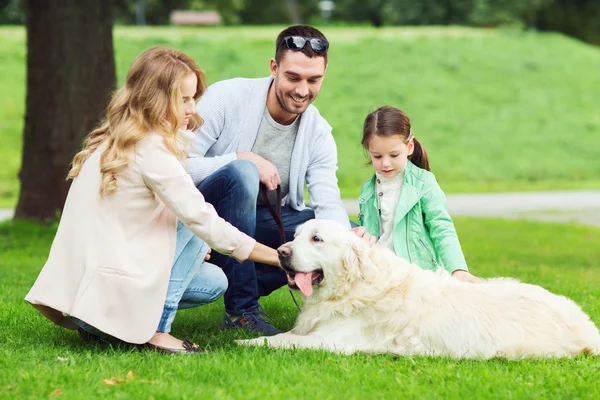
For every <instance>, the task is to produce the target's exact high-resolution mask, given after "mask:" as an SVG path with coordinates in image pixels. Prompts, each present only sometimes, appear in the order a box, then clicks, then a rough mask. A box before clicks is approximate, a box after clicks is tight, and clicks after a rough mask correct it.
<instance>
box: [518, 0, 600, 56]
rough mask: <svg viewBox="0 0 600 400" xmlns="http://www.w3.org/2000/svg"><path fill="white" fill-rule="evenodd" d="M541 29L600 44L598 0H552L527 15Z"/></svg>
mask: <svg viewBox="0 0 600 400" xmlns="http://www.w3.org/2000/svg"><path fill="white" fill-rule="evenodd" d="M527 23H528V24H529V25H531V26H533V27H535V28H536V29H539V30H541V31H556V32H563V33H566V34H567V35H571V36H574V37H576V38H579V39H582V40H585V41H588V42H591V43H595V44H597V45H600V0H553V1H548V2H546V4H545V5H544V6H543V7H542V8H541V9H539V10H536V12H534V13H531V14H530V15H528V18H527Z"/></svg>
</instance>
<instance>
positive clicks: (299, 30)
mask: <svg viewBox="0 0 600 400" xmlns="http://www.w3.org/2000/svg"><path fill="white" fill-rule="evenodd" d="M286 36H302V37H307V38H316V39H321V40H327V38H326V37H325V35H323V32H321V31H320V30H318V29H317V28H313V27H312V26H308V25H292V26H290V27H289V28H286V29H284V30H283V31H281V33H280V34H279V36H277V41H276V45H275V61H276V62H277V64H279V62H280V61H281V59H282V58H283V55H284V54H285V52H286V51H293V50H290V49H288V48H287V46H286V45H285V43H284V42H283V38H284V37H286ZM299 51H301V52H302V53H304V55H305V56H307V57H309V58H313V57H323V58H324V59H325V65H327V51H324V52H322V53H316V52H314V51H313V49H312V47H310V44H308V43H307V45H306V46H304V48H303V49H302V50H299Z"/></svg>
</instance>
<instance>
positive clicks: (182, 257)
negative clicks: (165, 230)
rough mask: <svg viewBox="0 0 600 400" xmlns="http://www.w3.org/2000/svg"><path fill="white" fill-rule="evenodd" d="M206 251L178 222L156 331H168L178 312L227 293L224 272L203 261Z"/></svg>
mask: <svg viewBox="0 0 600 400" xmlns="http://www.w3.org/2000/svg"><path fill="white" fill-rule="evenodd" d="M207 252H208V245H207V244H206V243H205V242H204V241H202V240H201V239H199V238H198V237H197V236H196V235H194V234H193V233H192V231H190V230H189V229H188V228H187V227H186V226H185V225H183V224H182V223H181V221H177V244H176V247H175V258H174V263H173V268H172V269H171V278H170V279H169V288H168V289H167V298H166V300H165V307H164V309H163V315H162V317H161V319H160V323H159V324H158V328H157V329H156V330H157V331H158V332H170V331H171V324H172V323H173V320H174V319H175V314H177V310H182V309H184V308H192V307H197V306H200V305H203V304H208V303H212V302H213V301H215V300H217V299H218V298H219V297H221V296H222V295H223V293H225V290H227V277H226V276H225V274H224V273H223V271H222V270H221V269H220V268H219V267H217V266H216V265H214V264H211V263H208V262H205V261H204V257H205V256H206V253H207Z"/></svg>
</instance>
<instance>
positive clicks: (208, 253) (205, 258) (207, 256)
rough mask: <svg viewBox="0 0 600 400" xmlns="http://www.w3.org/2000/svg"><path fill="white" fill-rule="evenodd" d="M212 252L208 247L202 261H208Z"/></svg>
mask: <svg viewBox="0 0 600 400" xmlns="http://www.w3.org/2000/svg"><path fill="white" fill-rule="evenodd" d="M211 251H212V249H211V248H210V247H209V248H208V251H207V252H206V255H205V256H204V261H208V260H209V259H210V252H211Z"/></svg>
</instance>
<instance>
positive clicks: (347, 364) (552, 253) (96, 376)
mask: <svg viewBox="0 0 600 400" xmlns="http://www.w3.org/2000/svg"><path fill="white" fill-rule="evenodd" d="M456 225H457V229H458V231H459V233H460V236H461V239H462V243H463V247H464V251H465V254H466V256H467V259H468V261H469V265H470V266H471V270H472V272H473V273H475V274H477V275H480V276H483V277H490V276H497V275H503V276H513V277H516V278H519V279H521V280H523V281H526V282H530V283H536V284H540V285H542V286H544V287H546V288H548V289H549V290H551V291H553V292H555V293H559V294H563V295H566V296H569V297H571V298H572V299H574V300H575V301H577V302H578V303H579V304H580V305H581V306H582V308H583V309H584V310H585V311H586V312H587V313H588V314H589V315H590V316H591V317H592V319H593V320H594V321H596V323H597V324H599V323H600V302H599V299H600V260H599V259H598V243H600V229H597V228H590V227H581V226H575V225H560V224H544V223H533V222H518V221H501V220H485V219H458V220H457V221H456ZM54 230H55V228H54V227H50V228H49V227H42V226H38V225H31V224H26V223H22V222H19V223H13V222H11V223H4V224H0V265H1V266H2V268H1V269H0V293H2V296H1V297H0V309H1V310H2V313H0V398H19V399H26V398H32V399H33V398H35V399H37V398H47V397H48V396H50V397H60V398H64V399H70V398H105V397H109V396H110V398H140V399H150V398H155V399H162V398H194V399H198V398H210V399H267V398H273V399H286V400H287V399H341V398H343V399H378V398H394V399H395V398H424V399H438V398H456V399H459V398H460V399H463V398H464V399H486V398H502V399H516V398H521V399H546V398H556V399H584V398H585V399H597V398H600V360H599V359H598V358H593V357H587V356H581V357H578V358H575V359H572V360H541V361H540V360H537V361H536V360H533V361H531V360H528V361H519V362H515V361H506V360H501V359H496V360H491V361H455V360H450V359H439V358H438V359H428V358H398V359H394V358H392V357H389V356H381V355H364V354H359V355H354V356H340V355H334V354H329V353H325V352H313V351H297V352H294V351H274V350H269V349H263V348H239V347H236V345H234V344H233V343H232V339H234V338H235V334H234V333H231V332H226V333H223V332H221V331H220V330H219V322H220V320H221V318H222V312H223V305H222V302H221V301H219V302H217V303H216V304H212V305H210V306H205V307H201V308H199V309H193V310H186V311H183V312H181V313H180V314H179V315H178V319H177V320H176V321H175V324H174V334H176V335H178V336H179V337H184V338H190V339H191V340H194V341H196V342H197V343H199V344H201V345H202V346H207V347H209V348H210V350H211V351H210V353H208V354H204V355H201V356H183V357H177V356H165V355H160V354H149V353H140V352H137V351H132V350H129V349H127V348H112V347H102V346H87V345H84V344H83V343H82V342H81V341H80V340H79V338H78V336H77V334H76V333H75V332H71V331H67V330H64V329H61V328H58V327H56V326H54V325H53V324H52V323H50V322H49V321H47V320H46V319H44V318H43V317H42V316H41V315H40V314H38V313H37V312H36V311H35V310H34V309H33V307H31V306H29V305H27V304H26V303H25V302H24V301H23V297H24V296H25V294H26V292H27V291H28V289H29V288H30V286H31V285H32V283H33V281H34V280H35V278H36V276H37V274H38V272H39V270H40V268H41V266H42V265H43V263H44V261H45V257H46V256H47V253H48V249H49V246H50V243H51V240H52V237H53V234H54ZM263 305H264V306H265V308H266V309H267V310H268V311H269V312H270V314H271V315H272V316H273V317H274V319H275V320H276V322H277V325H279V326H280V327H282V328H286V329H289V328H291V327H292V325H293V321H294V319H295V317H296V314H297V312H296V311H295V310H294V306H293V303H292V301H291V299H290V297H289V294H288V293H287V291H286V290H280V291H278V292H276V293H275V294H273V295H271V296H270V297H268V298H266V299H264V300H263ZM129 371H132V374H133V377H132V379H129V380H127V375H128V372H129ZM112 377H115V378H119V379H122V380H124V382H123V383H121V384H118V385H107V384H105V383H103V380H104V379H109V378H112Z"/></svg>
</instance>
